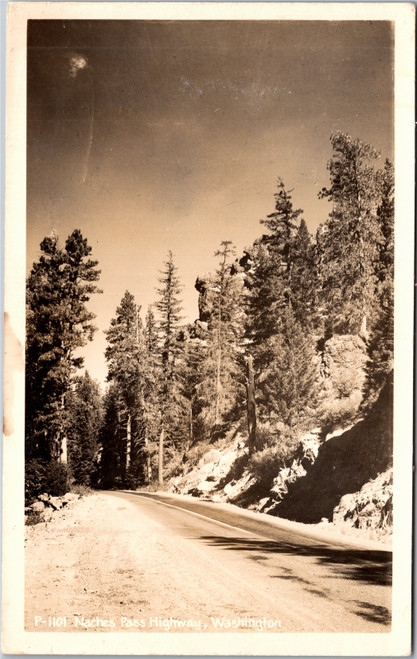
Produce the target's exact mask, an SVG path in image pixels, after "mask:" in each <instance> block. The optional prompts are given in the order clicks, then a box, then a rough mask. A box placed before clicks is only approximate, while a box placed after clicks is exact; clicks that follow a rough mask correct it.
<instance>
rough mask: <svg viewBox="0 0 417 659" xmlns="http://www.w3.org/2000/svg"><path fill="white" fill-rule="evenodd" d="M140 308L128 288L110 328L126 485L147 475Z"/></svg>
mask: <svg viewBox="0 0 417 659" xmlns="http://www.w3.org/2000/svg"><path fill="white" fill-rule="evenodd" d="M139 312H140V307H138V306H137V305H136V303H135V300H134V297H133V295H132V294H131V293H129V291H126V292H125V294H124V296H123V298H122V300H121V303H120V305H119V306H118V307H117V309H116V317H115V318H113V319H112V320H111V323H110V328H109V329H108V330H107V331H106V337H107V342H108V346H107V348H106V351H105V357H106V359H107V363H108V375H107V379H108V380H109V381H110V382H114V383H115V384H117V390H118V392H119V395H120V401H121V403H122V405H121V408H120V410H119V422H120V423H121V424H122V425H123V426H124V428H125V437H126V442H125V458H124V463H125V476H124V483H125V484H126V485H129V484H130V485H137V484H138V482H139V481H140V480H141V479H142V478H143V444H144V436H143V431H144V419H143V415H144V403H143V398H144V381H145V369H146V356H145V341H144V336H143V327H142V321H141V319H140V315H139Z"/></svg>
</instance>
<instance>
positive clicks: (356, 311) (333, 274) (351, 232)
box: [319, 132, 381, 336]
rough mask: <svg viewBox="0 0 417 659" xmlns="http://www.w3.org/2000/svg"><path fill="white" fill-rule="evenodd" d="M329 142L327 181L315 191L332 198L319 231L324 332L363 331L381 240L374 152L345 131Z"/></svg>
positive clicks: (368, 316)
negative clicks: (326, 215) (324, 315)
mask: <svg viewBox="0 0 417 659" xmlns="http://www.w3.org/2000/svg"><path fill="white" fill-rule="evenodd" d="M331 144H332V147H333V158H332V159H331V160H330V161H329V164H328V170H329V172H330V187H329V188H323V189H322V191H321V192H320V194H319V198H327V199H328V200H329V201H330V202H331V203H332V211H331V212H330V215H329V219H328V221H327V222H326V224H325V227H324V228H323V229H322V231H321V240H322V253H323V260H322V269H321V273H320V276H321V281H322V296H323V298H324V301H325V306H326V309H327V317H328V328H327V329H328V332H329V333H332V332H338V333H343V332H349V333H355V332H356V333H358V332H359V331H360V330H361V329H362V332H363V334H364V336H366V335H367V329H369V326H372V322H373V313H372V311H373V307H374V304H375V290H376V272H375V263H376V261H377V258H378V254H377V250H378V245H379V244H380V243H381V229H380V225H379V222H378V220H377V215H376V212H377V206H378V199H379V186H378V175H377V173H376V171H375V168H374V162H375V161H376V160H377V159H378V157H379V154H378V152H377V151H375V149H374V148H373V147H372V146H370V145H369V144H366V143H365V142H362V141H361V140H359V139H352V138H351V137H350V136H349V135H346V134H345V133H340V132H339V133H335V134H334V135H332V136H331ZM367 325H368V328H367Z"/></svg>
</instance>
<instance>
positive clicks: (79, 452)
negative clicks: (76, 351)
mask: <svg viewBox="0 0 417 659" xmlns="http://www.w3.org/2000/svg"><path fill="white" fill-rule="evenodd" d="M74 384H75V386H74V389H73V390H72V391H70V392H68V403H67V406H68V417H69V418H68V421H69V423H68V429H67V437H68V462H69V467H70V471H71V475H72V477H73V478H74V482H75V483H78V484H80V485H87V486H90V485H92V484H95V483H96V482H97V457H98V455H97V453H98V446H99V434H100V431H101V425H102V420H103V414H102V401H101V395H100V387H99V385H98V383H97V382H95V381H94V380H93V379H92V378H91V377H90V375H89V373H88V371H86V372H85V374H84V375H83V376H82V377H77V378H75V382H74Z"/></svg>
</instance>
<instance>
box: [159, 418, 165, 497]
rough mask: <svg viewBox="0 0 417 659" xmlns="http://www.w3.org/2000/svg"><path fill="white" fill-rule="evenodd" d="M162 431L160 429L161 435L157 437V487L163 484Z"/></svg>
mask: <svg viewBox="0 0 417 659" xmlns="http://www.w3.org/2000/svg"><path fill="white" fill-rule="evenodd" d="M163 468H164V429H163V428H161V434H160V435H159V460H158V482H159V485H163V483H164V475H163Z"/></svg>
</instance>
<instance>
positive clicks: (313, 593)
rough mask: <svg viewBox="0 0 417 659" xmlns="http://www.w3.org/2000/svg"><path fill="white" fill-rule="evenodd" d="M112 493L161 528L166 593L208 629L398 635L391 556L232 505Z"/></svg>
mask: <svg viewBox="0 0 417 659" xmlns="http://www.w3.org/2000/svg"><path fill="white" fill-rule="evenodd" d="M106 495H111V496H114V497H118V498H120V499H124V500H125V501H126V502H129V504H130V505H133V508H134V509H135V511H136V513H137V515H138V520H140V519H143V520H144V523H145V520H148V522H149V523H151V524H153V525H156V526H155V528H157V529H158V546H159V547H160V548H161V550H162V549H164V566H163V570H162V566H161V572H160V578H161V583H160V588H161V589H162V590H163V589H165V592H166V595H167V598H169V597H171V598H172V602H173V603H177V608H178V607H179V605H180V603H181V602H183V603H185V602H187V603H188V604H187V606H185V604H184V606H183V608H182V615H187V611H188V615H189V617H190V618H191V617H194V618H196V619H197V618H198V619H199V620H201V621H202V624H203V629H207V630H208V631H215V630H218V631H249V629H248V626H250V625H256V624H259V625H264V626H265V625H270V628H267V629H264V630H263V631H276V632H389V631H390V625H391V559H392V557H391V553H390V552H388V551H381V550H377V549H364V548H359V547H357V546H354V545H353V544H348V543H347V544H344V543H343V544H342V543H341V542H339V541H337V540H335V541H333V540H331V541H327V540H323V538H320V536H319V535H317V536H316V537H314V535H312V534H311V533H309V532H307V531H306V532H305V533H303V531H302V530H299V529H298V528H292V527H291V525H288V524H285V522H284V523H283V524H280V522H279V520H276V519H269V518H268V517H266V516H265V515H255V514H253V513H248V512H247V511H244V510H242V511H240V510H239V509H236V508H235V507H234V506H229V505H227V504H215V503H211V502H207V501H201V500H198V499H197V500H193V499H191V498H188V497H184V498H182V497H179V496H175V495H169V494H165V493H163V494H162V493H158V494H153V493H152V494H151V493H147V492H126V491H125V492H115V491H111V492H106ZM172 547H174V550H172ZM138 551H139V548H138ZM167 554H169V559H168V562H167V559H166V556H167ZM155 567H156V574H157V573H158V565H156V566H155ZM166 575H168V577H167V576H166ZM173 592H174V595H173ZM172 606H174V604H173V605H172ZM174 608H175V606H174ZM256 621H258V623H257V622H256ZM259 621H261V622H259ZM262 621H264V622H262ZM274 621H275V622H274Z"/></svg>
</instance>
